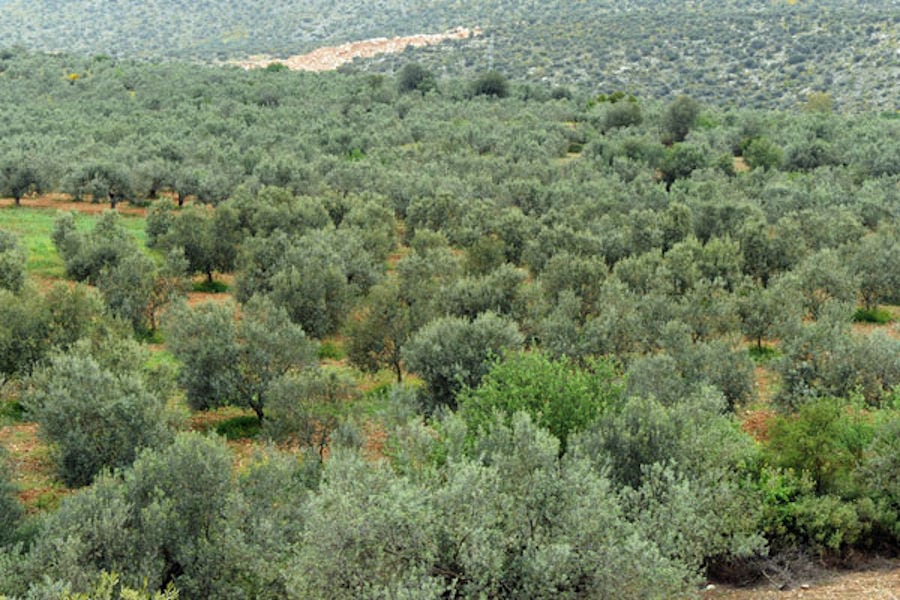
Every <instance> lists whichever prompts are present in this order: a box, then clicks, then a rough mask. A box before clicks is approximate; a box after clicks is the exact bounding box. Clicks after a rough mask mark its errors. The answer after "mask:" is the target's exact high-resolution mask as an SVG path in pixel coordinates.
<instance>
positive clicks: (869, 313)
mask: <svg viewBox="0 0 900 600" xmlns="http://www.w3.org/2000/svg"><path fill="white" fill-rule="evenodd" d="M853 320H854V321H856V322H857V323H875V324H876V325H887V324H888V323H890V322H892V321H893V320H894V315H893V314H891V312H890V311H888V310H885V309H883V308H872V309H866V308H858V309H856V312H855V313H853Z"/></svg>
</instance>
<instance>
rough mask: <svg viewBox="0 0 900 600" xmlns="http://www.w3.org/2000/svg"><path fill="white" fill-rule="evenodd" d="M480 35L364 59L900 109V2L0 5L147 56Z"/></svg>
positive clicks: (9, 14) (44, 40)
mask: <svg viewBox="0 0 900 600" xmlns="http://www.w3.org/2000/svg"><path fill="white" fill-rule="evenodd" d="M458 26H462V27H470V28H471V27H481V28H483V30H484V32H485V35H484V36H482V37H480V38H477V39H473V40H462V41H457V42H453V43H450V44H442V45H440V46H434V47H430V48H426V49H419V50H415V51H413V52H411V53H410V54H409V56H404V57H403V58H398V57H396V56H390V57H381V58H376V59H370V60H368V61H358V62H357V64H356V66H355V68H361V69H366V70H376V71H391V70H395V69H396V68H397V67H398V66H399V65H400V64H402V62H405V61H406V60H410V57H411V59H414V60H419V61H420V62H423V63H424V64H425V65H426V66H429V67H430V68H432V69H434V70H435V71H436V72H438V73H440V74H446V75H450V76H456V75H460V74H464V73H467V72H470V71H473V70H484V69H487V68H490V67H494V68H498V69H500V70H502V71H505V72H506V73H507V74H509V75H510V76H513V77H516V78H523V79H532V80H536V81H549V82H551V83H554V84H568V85H571V84H577V85H586V86H590V87H593V88H595V89H597V91H598V92H600V91H612V90H615V89H623V90H626V91H630V92H633V93H636V94H638V95H648V96H649V95H652V96H666V95H673V94H678V93H688V94H690V95H693V96H696V97H698V98H701V99H703V100H706V101H716V102H724V103H732V104H740V105H753V106H766V107H770V106H780V107H786V106H791V105H795V104H796V103H797V102H798V101H800V100H802V99H803V98H805V97H806V95H807V94H808V93H809V92H810V91H827V92H830V93H831V94H832V96H833V97H834V99H835V101H836V103H837V105H838V106H839V107H843V108H870V109H871V108H874V109H878V110H892V109H896V108H898V106H897V102H898V100H897V98H898V97H900V87H898V85H900V84H898V83H897V82H898V81H900V35H898V31H900V1H898V0H888V1H885V0H879V1H866V0H816V1H815V2H813V1H812V0H770V1H767V2H760V1H758V0H720V1H715V2H714V1H712V0H542V1H538V0H491V1H487V0H377V1H375V2H359V1H351V0H196V1H188V0H140V1H138V0H119V1H115V2H111V1H109V0H0V45H3V46H9V45H22V46H25V47H27V48H30V49H36V50H51V51H65V52H73V53H77V54H87V55H91V54H111V55H118V56H133V57H146V58H160V57H177V58H189V59H201V60H229V59H240V58H244V57H247V56H249V55H253V54H267V55H270V56H275V57H285V56H291V55H298V54H303V53H306V52H309V51H311V50H313V49H315V48H318V47H320V46H334V45H338V44H342V43H346V42H351V41H357V40H364V39H367V38H373V37H393V36H408V35H417V34H422V33H434V32H439V31H445V30H447V29H450V28H452V27H458Z"/></svg>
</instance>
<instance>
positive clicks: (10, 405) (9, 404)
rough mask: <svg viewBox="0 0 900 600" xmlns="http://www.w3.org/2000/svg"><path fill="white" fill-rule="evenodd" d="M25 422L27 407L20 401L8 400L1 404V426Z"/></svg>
mask: <svg viewBox="0 0 900 600" xmlns="http://www.w3.org/2000/svg"><path fill="white" fill-rule="evenodd" d="M24 420H25V407H24V406H23V405H22V403H21V402H19V401H18V400H7V401H4V402H2V403H0V425H3V424H6V423H21V422H22V421H24Z"/></svg>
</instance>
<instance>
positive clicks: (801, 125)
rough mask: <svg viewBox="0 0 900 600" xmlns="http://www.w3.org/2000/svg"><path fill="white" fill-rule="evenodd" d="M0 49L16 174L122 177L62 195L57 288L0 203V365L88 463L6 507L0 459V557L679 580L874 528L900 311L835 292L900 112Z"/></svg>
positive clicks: (330, 589)
mask: <svg viewBox="0 0 900 600" xmlns="http://www.w3.org/2000/svg"><path fill="white" fill-rule="evenodd" d="M2 60H3V61H4V62H3V64H4V67H5V71H4V74H3V76H2V77H0V93H2V94H4V95H5V96H11V95H13V94H17V95H21V94H22V93H29V94H30V95H32V96H33V97H40V98H46V97H50V98H52V102H48V103H46V105H45V103H43V102H40V103H37V102H36V103H29V104H27V105H25V104H20V105H13V104H12V103H3V104H0V110H2V111H4V112H5V114H4V116H10V118H8V119H3V120H0V123H2V125H0V128H5V129H3V130H2V133H3V135H5V136H6V138H8V139H9V140H10V145H11V146H13V147H15V148H16V149H17V152H25V153H26V155H27V156H29V157H33V160H31V161H30V164H34V165H39V166H41V189H48V190H53V191H66V190H69V191H70V192H71V193H72V194H73V195H77V194H81V195H82V198H83V200H82V201H84V202H87V201H89V200H96V201H98V202H100V201H102V202H103V203H104V204H105V203H107V202H111V201H113V200H115V201H114V202H112V203H113V204H117V203H118V202H120V201H121V200H122V198H119V193H120V192H121V193H123V194H126V193H127V196H125V197H124V199H127V200H128V201H129V202H130V203H132V204H149V208H148V213H147V217H146V245H147V248H144V247H142V246H141V244H140V243H139V242H138V240H137V239H135V238H134V237H133V236H131V235H129V234H128V233H127V230H126V229H125V228H124V227H123V225H122V221H121V219H122V218H121V217H120V216H119V215H118V213H117V212H114V211H107V212H104V213H102V214H100V215H99V216H96V217H94V218H91V219H89V220H87V221H80V220H76V218H75V217H74V216H73V215H72V214H68V213H63V214H61V215H59V216H58V217H57V219H56V222H55V226H54V229H53V232H52V241H53V244H54V247H55V250H56V252H57V254H58V255H59V258H60V259H61V261H62V267H63V269H64V271H65V274H66V276H67V277H69V278H70V279H73V280H76V281H83V282H86V283H72V285H71V286H69V285H66V284H63V283H61V284H59V285H58V286H57V287H53V288H52V289H50V290H49V291H41V290H39V289H38V286H37V285H36V283H35V281H33V280H32V278H30V277H28V276H27V270H26V265H27V262H26V260H27V257H26V255H25V252H24V250H23V248H24V245H23V243H22V242H21V240H19V239H18V238H17V237H16V236H15V235H12V234H9V233H6V232H3V233H2V234H0V373H2V375H3V376H4V378H5V379H6V378H8V379H9V381H10V383H11V385H10V386H8V387H6V386H4V387H3V388H2V390H3V394H4V397H3V401H4V403H5V404H13V403H16V404H17V406H19V407H20V409H21V410H22V411H24V414H25V418H29V419H31V420H32V421H34V422H36V423H38V427H39V431H40V433H41V435H42V436H43V438H44V440H45V441H46V443H47V444H48V446H49V448H50V455H51V457H52V459H53V461H54V465H55V467H56V470H57V473H58V477H59V478H60V479H61V480H62V481H64V482H66V483H68V484H69V485H70V486H72V487H79V486H80V489H78V490H75V491H73V493H72V494H71V495H69V496H68V497H67V498H65V499H64V500H63V501H62V503H61V505H60V506H59V508H58V509H55V510H47V511H45V512H44V513H42V514H40V515H37V516H29V517H23V516H22V514H21V511H20V510H19V509H18V508H17V507H18V505H17V504H16V501H15V499H14V497H13V495H14V491H15V490H14V489H13V486H12V485H11V483H9V482H11V481H12V479H11V478H10V477H8V476H7V475H6V473H5V472H4V471H3V470H2V469H0V508H5V507H7V506H9V507H10V509H9V510H8V511H6V512H4V513H0V514H3V515H9V516H8V517H6V516H4V518H7V521H5V522H3V523H0V525H2V530H0V536H2V537H0V544H3V545H2V546H0V594H7V595H11V596H14V597H19V596H21V597H64V596H65V594H78V593H91V591H92V590H95V589H100V588H102V587H103V586H110V585H119V584H121V585H122V586H125V587H126V588H129V589H131V590H132V591H135V593H139V592H138V591H139V590H142V589H143V590H144V591H145V592H147V593H148V594H149V593H150V592H156V591H159V592H160V593H170V594H171V591H169V592H165V590H166V589H167V586H169V585H170V584H171V585H174V586H175V588H177V590H178V592H179V593H180V594H181V597H183V598H208V597H216V598H220V597H221V598H229V597H235V598H238V597H254V598H285V597H297V598H320V597H323V598H324V597H329V598H359V597H416V598H427V597H434V598H439V597H451V596H458V597H482V596H485V597H488V596H490V597H510V598H513V597H529V598H530V597H534V598H542V597H546V598H557V597H572V598H580V597H586V598H590V597H622V598H646V597H673V596H674V597H678V596H683V595H688V594H690V593H691V591H692V590H695V589H696V585H697V584H698V583H699V582H700V581H701V580H702V578H703V577H704V576H705V575H706V574H708V573H711V572H714V571H715V570H716V569H717V568H722V567H723V566H724V565H727V566H728V567H729V569H732V570H740V569H741V568H746V569H748V570H751V568H752V566H753V565H755V564H758V562H755V561H759V560H762V557H764V556H765V555H766V553H772V554H777V553H780V552H789V551H791V550H794V549H797V548H800V549H803V550H805V551H808V552H812V553H817V554H819V555H821V556H842V555H845V554H846V553H850V552H855V551H861V550H862V551H865V550H876V551H877V550H881V549H884V548H892V547H893V548H896V545H897V543H898V541H900V525H898V520H897V514H898V509H900V494H898V489H897V477H896V473H897V468H898V467H897V464H896V463H897V458H896V457H897V441H896V440H897V439H898V438H897V430H898V423H900V413H898V389H900V342H898V340H897V338H896V329H891V328H892V327H896V326H895V325H887V326H885V327H878V328H877V329H875V328H874V326H873V327H870V328H865V327H862V328H861V327H856V326H854V325H853V319H854V318H857V319H870V320H875V321H877V320H879V318H880V317H881V316H882V315H883V313H884V312H885V311H884V306H885V305H896V304H898V303H900V298H898V296H897V294H898V289H900V286H898V269H897V265H896V264H895V263H896V256H897V248H898V245H900V229H898V225H900V193H898V190H900V187H898V182H900V160H898V157H900V121H898V120H897V119H893V118H891V117H890V116H887V115H873V114H869V113H865V114H840V113H837V114H836V113H828V112H822V111H820V110H818V109H817V110H809V111H805V112H792V113H783V112H762V111H750V110H731V109H720V108H716V107H712V106H709V105H705V104H702V103H700V102H698V101H697V100H696V99H691V98H688V97H677V98H675V99H672V100H651V99H645V98H637V97H628V96H627V95H626V94H624V93H614V94H610V95H604V96H603V97H597V96H593V95H587V94H585V93H582V92H578V91H575V92H566V93H563V92H562V91H559V90H552V89H547V88H544V87H540V86H534V85H530V84H523V83H516V82H514V81H510V80H507V79H505V78H503V77H500V79H499V80H498V79H497V77H498V76H497V75H496V74H491V75H490V77H489V78H488V77H486V76H485V78H484V79H477V80H476V79H474V78H473V79H471V80H466V81H456V80H449V79H438V78H435V79H434V86H433V87H432V86H431V80H430V79H428V78H427V75H429V73H425V74H424V78H423V73H421V72H418V73H416V72H413V70H410V72H409V73H407V74H405V75H404V78H405V77H406V75H408V76H409V80H408V81H405V79H404V80H397V81H391V80H389V79H386V78H373V77H371V76H367V75H350V74H341V73H337V74H326V75H310V74H295V73H289V72H284V71H270V72H251V73H247V72H243V71H239V70H237V69H221V70H213V69H207V68H204V67H197V66H185V65H179V64H171V65H151V64H138V63H132V62H127V61H123V62H115V61H111V60H97V59H90V60H86V59H77V58H72V57H67V56H50V57H38V56H34V55H28V54H24V53H20V54H13V55H10V56H8V57H6V58H4V59H2ZM75 70H80V71H84V73H85V76H84V77H79V78H76V79H69V78H66V77H64V76H63V75H61V74H62V73H64V72H74V71H75ZM80 71H79V72H80ZM413 76H414V77H413ZM416 82H419V83H421V82H428V86H427V87H428V89H427V90H424V89H420V87H419V83H416ZM485 82H487V83H491V85H494V84H497V83H499V82H502V84H504V85H503V86H502V87H501V88H496V87H488V88H479V89H476V86H477V85H480V83H485ZM413 83H416V85H412V84H413ZM17 86H18V87H17ZM504 90H505V92H508V93H499V92H500V91H504ZM812 100H814V101H815V102H813V104H814V105H815V106H816V107H821V105H822V102H821V99H817V98H813V99H812ZM50 114H53V115H56V116H55V117H54V118H52V119H51V118H48V115H50ZM13 116H15V118H12V117H13ZM101 116H102V118H101ZM184 131H192V132H193V133H192V134H191V135H190V137H187V138H185V137H184V136H183V135H182V134H179V132H184ZM85 157H89V158H90V160H87V158H85ZM101 164H102V165H107V166H109V165H114V166H115V170H114V172H115V173H116V174H117V175H116V176H117V177H119V176H121V177H122V178H123V180H124V179H127V180H128V182H129V183H128V184H127V185H124V184H123V185H118V183H117V184H116V185H115V186H112V185H111V184H112V183H114V181H113V178H107V179H103V178H101V177H100V174H101V173H107V174H109V173H112V172H113V171H101V170H94V171H92V172H93V176H92V178H91V179H90V180H89V181H87V182H85V180H84V178H83V177H82V175H83V174H84V173H85V172H86V171H85V169H86V168H87V169H92V168H93V166H92V165H101ZM78 182H81V183H78ZM76 183H77V185H75V184H76ZM73 185H75V187H73ZM126 191H127V192H126ZM111 194H112V195H111ZM154 198H155V199H154ZM21 204H22V205H23V206H20V207H16V206H15V203H14V202H10V206H9V207H6V208H3V209H2V210H4V211H10V212H9V213H8V214H15V213H13V212H12V211H20V212H21V211H26V210H31V209H29V208H27V207H28V204H29V198H28V197H27V195H23V197H22V198H21ZM180 205H183V206H180ZM231 271H233V273H234V279H233V280H232V279H231V277H230V273H229V276H228V277H224V276H223V275H224V274H225V273H226V272H231ZM190 274H196V275H198V277H199V279H198V282H197V284H196V285H197V286H199V287H200V288H201V289H214V286H215V284H220V285H221V286H222V287H225V286H226V285H227V286H231V287H230V291H231V292H232V293H233V300H232V299H224V300H223V301H221V302H204V303H196V302H190V303H187V302H181V301H179V297H180V296H182V295H183V294H184V292H185V291H186V289H187V285H186V276H187V275H190ZM203 280H205V281H203ZM201 281H202V283H201ZM226 281H227V284H226ZM232 281H233V286H232ZM87 284H90V285H91V286H92V287H88V285H87ZM95 288H96V289H95ZM888 316H890V314H888ZM882 320H883V319H882ZM157 325H160V327H159V331H156V332H154V331H153V330H156V329H157ZM872 329H875V331H872ZM135 334H136V335H137V336H138V337H139V338H141V337H143V338H146V336H149V335H155V336H156V337H154V338H152V339H153V341H154V342H156V343H157V344H159V343H162V344H164V347H162V346H156V345H154V347H153V354H154V357H153V358H148V356H147V355H146V354H145V353H144V351H143V350H144V348H143V347H142V346H141V345H140V344H139V343H138V342H136V341H134V339H133V338H134V337H135ZM342 351H346V361H344V360H343V354H342ZM757 369H762V370H765V371H766V372H767V373H769V374H770V375H771V376H772V377H773V378H776V379H777V382H778V385H777V386H773V387H774V389H772V390H769V393H768V394H767V397H766V400H767V401H768V402H770V405H767V406H768V408H770V409H771V410H772V411H774V416H773V417H772V419H771V421H770V422H769V425H768V429H767V430H766V431H765V432H763V434H762V435H758V437H757V438H754V437H753V436H751V435H750V433H747V432H745V431H744V430H743V429H742V428H741V427H740V423H739V416H740V414H741V413H742V412H743V411H745V410H747V409H752V408H754V407H755V406H757V405H756V404H755V403H757V402H758V401H759V399H760V398H759V396H760V395H759V393H758V392H759V390H758V387H757V380H756V374H755V371H756V370H757ZM364 373H365V374H372V373H374V374H375V379H369V378H368V377H369V375H366V376H365V377H367V379H366V383H367V385H365V386H361V385H357V383H358V381H357V380H358V379H362V378H363V377H364V375H363V374H364ZM407 375H410V377H407ZM379 376H381V377H382V378H381V379H378V377H379ZM5 379H4V381H5ZM394 380H396V383H394ZM373 382H374V383H373ZM185 404H186V405H187V408H189V409H191V410H193V411H206V410H210V409H217V408H219V407H222V406H225V405H235V406H239V407H242V408H244V409H246V411H247V413H245V414H246V416H245V417H242V418H249V420H250V421H252V422H253V424H254V426H255V427H256V428H257V430H259V431H260V434H259V435H260V436H262V438H264V439H269V440H272V441H273V442H277V443H279V444H282V445H283V448H282V449H281V450H278V449H276V448H274V447H264V446H262V445H260V446H259V455H258V456H255V457H243V458H242V459H241V461H239V464H237V466H236V465H235V464H234V461H233V456H232V454H231V452H230V451H229V447H228V446H227V445H226V444H225V443H224V442H223V440H221V439H220V438H217V437H215V436H212V435H204V434H203V433H201V432H198V431H192V432H189V433H186V432H184V431H182V430H183V429H184V428H185V427H184V425H183V423H182V419H179V418H178V417H179V415H178V412H179V411H178V410H177V409H176V408H175V407H178V406H181V407H182V409H181V410H187V408H184V405H185ZM362 404H365V405H366V408H365V409H360V408H359V406H360V405H362ZM372 406H375V408H372ZM372 428H375V429H376V430H377V431H375V432H374V433H373V429H372ZM194 429H200V427H198V426H197V425H196V424H195V425H194ZM757 433H758V432H757ZM372 440H376V441H377V444H373V443H372ZM86 524H87V525H86ZM6 532H10V533H6ZM325 556H327V557H329V560H323V558H322V557H325ZM111 581H115V582H119V583H118V584H110V582H111Z"/></svg>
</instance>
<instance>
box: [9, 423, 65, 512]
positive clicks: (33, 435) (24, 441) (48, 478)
mask: <svg viewBox="0 0 900 600" xmlns="http://www.w3.org/2000/svg"><path fill="white" fill-rule="evenodd" d="M0 446H3V447H4V448H6V449H7V450H8V456H9V459H10V467H11V471H12V475H13V484H14V485H16V486H17V487H18V488H19V500H21V502H22V504H23V505H24V506H25V508H26V510H27V511H28V512H29V513H36V512H41V511H43V510H47V509H51V508H54V507H55V506H56V505H57V504H59V501H60V499H61V498H62V497H63V496H64V495H66V494H67V493H68V490H67V489H66V488H65V487H63V486H62V484H60V483H59V482H58V481H56V479H55V478H54V474H53V460H52V458H51V456H50V452H49V449H48V448H47V446H46V445H45V444H43V443H42V442H41V441H40V440H39V439H38V435H37V424H35V423H15V424H12V425H6V426H4V427H0Z"/></svg>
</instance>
